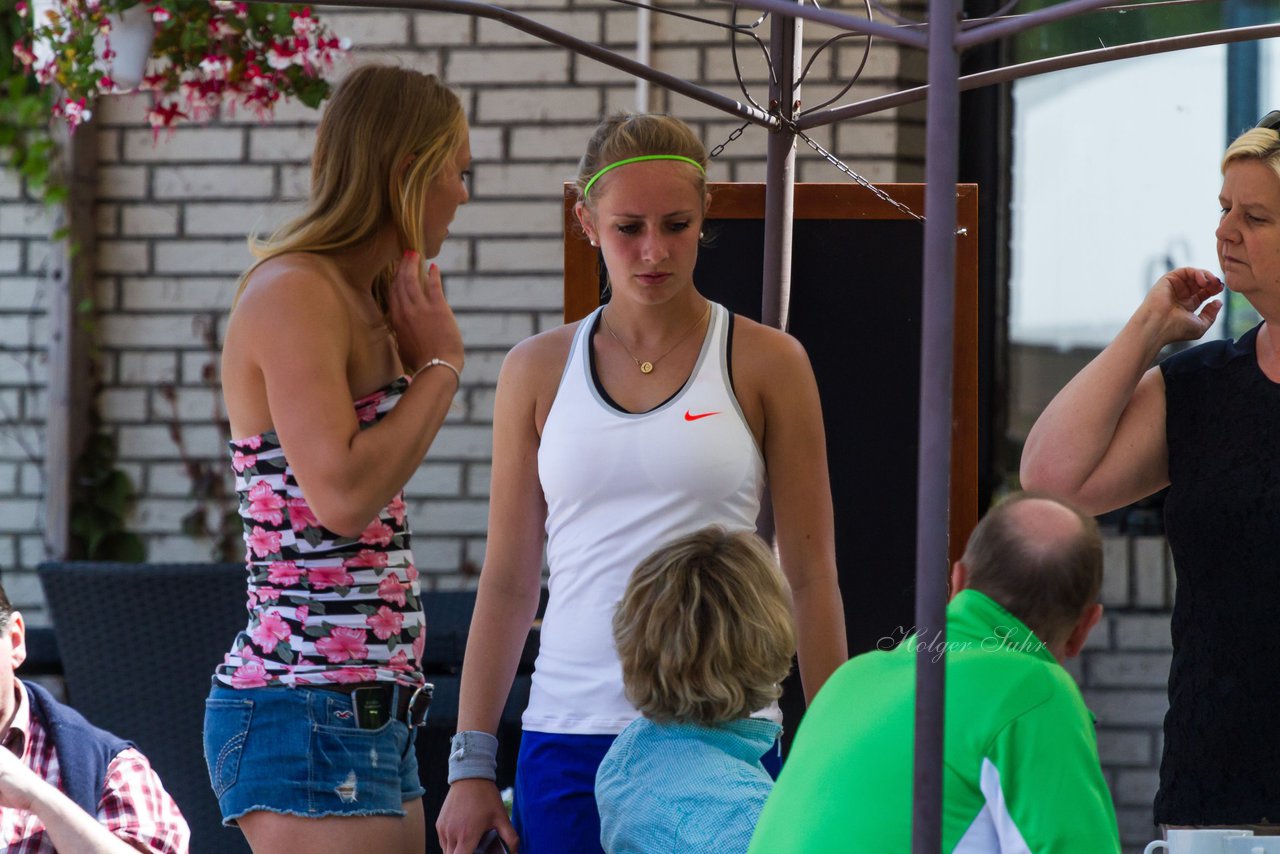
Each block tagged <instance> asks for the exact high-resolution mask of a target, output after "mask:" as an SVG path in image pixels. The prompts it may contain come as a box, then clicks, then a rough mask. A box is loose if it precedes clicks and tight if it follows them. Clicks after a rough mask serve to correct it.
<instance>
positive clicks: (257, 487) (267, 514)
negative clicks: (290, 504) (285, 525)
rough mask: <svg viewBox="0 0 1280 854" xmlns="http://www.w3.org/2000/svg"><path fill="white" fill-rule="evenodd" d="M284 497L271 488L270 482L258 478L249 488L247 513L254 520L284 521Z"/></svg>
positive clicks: (272, 522) (276, 522) (273, 522)
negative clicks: (282, 509) (282, 510)
mask: <svg viewBox="0 0 1280 854" xmlns="http://www.w3.org/2000/svg"><path fill="white" fill-rule="evenodd" d="M283 507H284V499H283V498H282V497H280V496H279V495H277V494H276V493H275V492H274V491H272V489H271V484H269V483H267V482H266V481H265V480H260V481H258V482H257V483H255V484H254V485H253V487H252V488H250V490H249V515H250V516H252V517H253V520H254V521H255V522H270V523H271V524H272V525H279V524H281V523H282V522H284V513H283V512H281V508H283Z"/></svg>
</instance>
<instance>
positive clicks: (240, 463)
mask: <svg viewBox="0 0 1280 854" xmlns="http://www.w3.org/2000/svg"><path fill="white" fill-rule="evenodd" d="M174 114H177V115H182V114H181V113H178V107H177V105H176V104H175V105H174V107H173V110H172V112H171V113H166V112H165V109H164V107H163V105H162V106H159V107H152V108H151V111H150V112H148V113H147V118H148V119H150V121H151V126H152V127H162V126H163V127H167V126H169V125H171V124H173V118H174ZM183 118H186V117H185V116H183ZM257 464H258V458H257V456H255V455H253V454H242V453H240V451H236V452H235V453H233V454H232V455H231V467H232V468H233V469H235V470H236V474H241V473H242V472H243V471H244V470H245V469H247V468H250V467H252V466H255V465H257Z"/></svg>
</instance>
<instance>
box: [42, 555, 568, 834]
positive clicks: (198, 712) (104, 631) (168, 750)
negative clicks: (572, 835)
mask: <svg viewBox="0 0 1280 854" xmlns="http://www.w3.org/2000/svg"><path fill="white" fill-rule="evenodd" d="M39 572H40V581H41V584H42V585H43V586H44V591H45V598H46V600H47V601H48V604H49V611H50V614H51V616H52V619H53V624H54V633H55V635H56V637H57V649H58V651H59V652H60V653H61V658H62V671H63V673H64V676H65V679H66V686H67V699H68V700H69V701H70V703H71V705H73V706H75V708H76V709H78V710H79V711H80V712H81V713H82V714H83V715H84V716H85V717H87V718H88V719H89V720H90V721H92V722H93V723H94V724H96V725H97V726H100V727H102V728H103V729H106V730H109V731H111V732H114V733H115V734H116V735H119V736H121V737H122V738H128V739H131V740H132V741H134V742H135V743H136V744H137V745H138V747H139V748H140V749H141V750H142V752H143V753H145V754H147V757H148V758H149V759H150V760H151V763H152V765H154V766H155V769H156V771H157V772H159V774H160V777H161V779H163V780H164V784H165V788H167V789H168V790H169V793H170V794H171V795H173V798H174V800H176V801H177V802H178V806H179V807H181V809H182V812H183V814H184V815H185V816H186V817H187V821H188V823H190V825H191V834H192V840H191V841H192V845H191V851H192V854H247V853H248V851H249V846H248V845H247V844H246V843H245V841H244V836H243V835H241V833H240V832H239V831H238V830H235V829H234V828H224V827H222V823H221V819H220V817H219V814H218V805H217V801H216V800H215V799H214V797H213V792H212V790H211V789H210V787H209V777H208V772H207V770H206V768H205V764H204V744H203V737H202V730H203V725H204V700H205V697H207V696H208V694H209V679H210V676H211V674H212V673H213V668H214V666H215V665H216V664H217V663H218V662H219V661H221V660H222V656H223V654H224V653H225V652H226V651H227V649H228V648H229V647H230V645H231V639H232V638H233V637H234V636H235V633H236V632H238V631H240V630H241V629H243V628H244V625H245V619H246V615H245V608H244V587H245V578H244V567H243V566H242V565H240V564H150V563H142V564H128V563H99V562H92V561H87V562H68V563H44V564H41V565H40V567H39ZM475 597H476V594H475V593H474V592H473V591H434V592H424V593H423V594H422V607H423V610H424V611H425V613H426V618H427V638H426V641H425V644H424V648H423V661H422V664H423V670H424V671H425V672H426V674H427V681H429V682H432V683H433V684H434V685H435V686H436V690H435V695H434V698H433V700H432V703H431V713H430V716H429V718H428V723H427V726H426V727H425V728H424V730H423V731H422V732H420V733H418V737H417V743H416V751H417V755H418V762H419V776H420V778H421V780H422V784H423V785H424V786H425V787H426V789H427V794H426V797H425V801H424V807H425V810H426V817H427V852H434V851H439V850H440V849H439V846H438V845H437V844H436V834H435V819H436V815H437V814H438V812H439V810H440V805H441V804H442V803H443V802H444V796H445V793H446V791H447V788H448V787H447V784H446V782H445V776H446V769H447V765H448V754H449V737H450V736H452V735H453V733H454V731H455V730H456V728H457V716H458V684H459V679H460V675H461V667H462V655H463V652H464V651H465V649H466V644H467V630H468V628H469V627H470V625H471V612H472V610H474V608H475ZM545 602H546V591H545V590H544V591H543V594H542V604H541V605H540V607H539V609H538V613H539V614H541V613H542V609H543V607H545ZM46 641H47V639H46ZM46 645H47V642H46ZM536 654H537V634H536V632H535V633H534V634H533V635H532V636H531V637H530V639H529V641H528V642H527V643H526V645H525V652H524V654H523V655H522V656H521V662H520V672H519V675H517V677H516V683H515V685H514V686H513V688H512V691H511V697H510V699H509V700H508V702H507V707H506V709H505V710H504V712H503V716H502V728H501V732H500V733H499V735H500V747H499V751H500V752H499V774H498V782H499V785H501V786H509V785H511V782H512V780H513V776H514V768H515V758H516V753H517V751H518V750H519V746H520V715H521V713H522V712H523V711H524V707H525V705H526V704H527V703H528V700H529V676H528V674H529V673H530V672H531V671H532V669H533V659H534V657H535V656H536Z"/></svg>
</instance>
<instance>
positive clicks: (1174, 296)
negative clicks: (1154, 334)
mask: <svg viewBox="0 0 1280 854" xmlns="http://www.w3.org/2000/svg"><path fill="white" fill-rule="evenodd" d="M1220 293H1222V281H1221V280H1220V279H1219V278H1218V277H1217V276H1215V275H1213V273H1210V272H1209V271H1208V270H1201V269H1197V268H1195V267H1179V268H1178V269H1176V270H1172V271H1170V272H1168V273H1165V274H1164V275H1163V276H1161V277H1160V280H1159V281H1158V282H1156V284H1155V286H1154V287H1152V289H1151V291H1150V293H1148V294H1147V298H1146V300H1144V301H1143V307H1144V308H1146V309H1149V310H1152V311H1154V312H1155V313H1156V314H1157V316H1158V317H1160V318H1162V320H1163V329H1162V332H1163V334H1162V336H1161V338H1162V339H1163V342H1162V343H1163V344H1169V343H1172V342H1174V341H1194V340H1196V339H1197V338H1200V337H1201V336H1203V335H1204V334H1205V333H1206V332H1208V331H1209V327H1210V326H1212V325H1213V322H1214V321H1215V320H1216V319H1217V318H1218V312H1219V311H1221V310H1222V301H1221V300H1214V301H1213V302H1210V303H1208V304H1207V305H1206V304H1205V301H1206V300H1208V299H1210V298H1212V297H1215V296H1217V295H1218V294H1220ZM1202 306H1203V307H1202Z"/></svg>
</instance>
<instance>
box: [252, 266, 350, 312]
mask: <svg viewBox="0 0 1280 854" xmlns="http://www.w3.org/2000/svg"><path fill="white" fill-rule="evenodd" d="M345 290H346V285H345V284H344V282H343V281H342V278H341V277H340V276H339V274H338V271H337V268H336V267H334V265H333V264H332V263H330V262H329V261H327V260H325V259H324V258H321V257H320V256H317V255H310V254H305V253H300V252H299V253H292V254H289V255H280V256H278V257H275V258H270V259H268V260H266V261H263V262H262V263H261V264H259V265H258V266H256V267H254V268H253V269H252V270H250V271H249V273H248V275H247V276H246V278H245V284H244V290H243V291H242V292H241V294H240V298H239V299H238V300H237V302H236V306H235V309H234V310H233V312H232V315H233V317H235V316H236V315H240V316H244V317H257V316H263V315H265V316H266V317H267V318H268V319H273V320H276V321H278V320H279V318H280V317H281V315H280V314H277V312H286V311H287V312H289V315H288V316H296V315H297V314H299V313H301V314H302V315H303V316H305V317H308V318H313V317H315V316H317V315H321V316H323V315H326V314H330V313H334V312H342V310H343V309H344V308H345V306H346V303H347V299H346V297H345V295H344V291H345Z"/></svg>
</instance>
